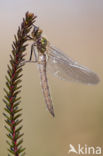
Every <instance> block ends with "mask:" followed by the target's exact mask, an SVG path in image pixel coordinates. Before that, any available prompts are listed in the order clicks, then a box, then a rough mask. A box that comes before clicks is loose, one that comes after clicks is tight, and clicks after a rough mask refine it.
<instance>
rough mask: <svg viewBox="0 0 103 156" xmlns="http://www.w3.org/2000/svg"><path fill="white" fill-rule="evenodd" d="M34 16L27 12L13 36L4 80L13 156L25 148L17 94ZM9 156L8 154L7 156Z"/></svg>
mask: <svg viewBox="0 0 103 156" xmlns="http://www.w3.org/2000/svg"><path fill="white" fill-rule="evenodd" d="M35 18H36V16H34V14H32V13H29V12H27V13H26V14H25V18H23V22H22V23H21V26H20V27H18V31H17V35H14V39H15V41H14V42H13V44H12V54H10V63H9V65H8V70H7V75H6V76H5V78H6V87H5V88H4V92H5V96H4V99H3V101H4V103H5V108H4V109H5V112H4V113H3V114H4V116H5V118H6V119H5V122H6V125H5V128H6V130H7V132H8V133H7V134H6V135H7V137H8V138H9V140H10V141H8V140H7V143H8V145H9V148H8V151H9V153H11V154H13V155H15V156H20V155H21V156H23V155H24V154H25V153H24V150H25V148H23V147H22V143H23V138H22V136H23V133H21V129H22V125H21V122H22V119H20V118H21V115H22V109H20V108H19V107H20V106H19V105H20V103H21V97H20V96H19V93H20V92H21V87H22V85H21V77H22V75H23V74H22V70H23V65H24V64H23V63H22V62H23V61H24V60H25V58H24V56H25V53H24V52H25V50H26V47H27V44H26V42H27V40H28V37H27V36H28V34H29V32H30V30H31V28H32V24H33V23H34V22H35ZM9 155H10V154H9Z"/></svg>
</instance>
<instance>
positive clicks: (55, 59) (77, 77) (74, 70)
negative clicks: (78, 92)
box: [47, 46, 99, 84]
mask: <svg viewBox="0 0 103 156" xmlns="http://www.w3.org/2000/svg"><path fill="white" fill-rule="evenodd" d="M47 70H48V71H49V72H52V73H53V74H54V75H55V76H57V77H58V78H60V79H64V80H70V81H78V82H82V83H86V84H97V83H98V82H99V77H98V76H97V74H96V73H94V72H92V71H91V70H89V69H88V68H86V67H83V66H81V65H79V64H78V63H77V62H75V61H72V60H71V59H70V58H69V57H67V56H65V55H64V54H63V53H62V52H60V51H59V50H57V49H56V48H54V47H52V46H49V47H48V61H47Z"/></svg>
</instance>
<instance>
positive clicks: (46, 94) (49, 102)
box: [38, 54, 54, 116]
mask: <svg viewBox="0 0 103 156" xmlns="http://www.w3.org/2000/svg"><path fill="white" fill-rule="evenodd" d="M38 65H39V71H40V79H41V87H42V91H43V95H44V99H45V103H46V105H47V108H48V110H49V112H50V113H51V114H52V116H54V109H53V105H52V100H51V96H50V91H49V86H48V79H47V74H46V55H45V54H40V55H39V61H38Z"/></svg>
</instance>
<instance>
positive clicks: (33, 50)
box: [25, 43, 38, 63]
mask: <svg viewBox="0 0 103 156" xmlns="http://www.w3.org/2000/svg"><path fill="white" fill-rule="evenodd" d="M35 46H36V44H35V43H33V44H32V45H31V53H30V58H29V60H28V61H25V63H28V62H30V63H36V62H38V59H37V55H36V52H35ZM33 52H34V58H35V60H34V61H31V59H32V55H33Z"/></svg>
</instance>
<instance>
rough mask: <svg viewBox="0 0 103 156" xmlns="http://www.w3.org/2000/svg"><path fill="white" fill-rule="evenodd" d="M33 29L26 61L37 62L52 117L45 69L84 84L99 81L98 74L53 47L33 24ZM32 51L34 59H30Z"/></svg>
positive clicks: (52, 112)
mask: <svg viewBox="0 0 103 156" xmlns="http://www.w3.org/2000/svg"><path fill="white" fill-rule="evenodd" d="M33 26H34V28H33V31H32V32H31V36H29V39H30V40H32V41H33V44H32V45H31V53H30V58H29V60H28V61H26V62H31V63H37V64H38V67H39V72H40V80H41V87H42V92H43V95H44V99H45V103H46V106H47V108H48V110H49V112H50V113H51V115H52V116H53V117H54V116H55V113H54V109H53V103H52V99H51V96H50V90H49V85H48V79H47V71H49V72H51V73H52V74H53V75H54V76H56V77H58V78H59V79H62V80H70V81H74V82H81V83H84V84H92V85H95V84H97V83H98V82H99V77H98V75H97V74H96V73H95V72H93V71H91V70H90V69H88V68H86V67H84V66H82V65H79V64H78V63H77V62H76V61H73V60H72V59H71V58H69V57H68V56H66V55H65V54H64V53H63V52H61V51H60V50H58V49H57V48H55V47H54V46H52V45H51V44H50V42H49V41H48V40H47V39H46V38H45V37H43V36H42V32H43V31H42V30H41V29H40V28H39V27H37V26H35V25H33ZM33 53H34V58H35V60H34V61H32V55H33Z"/></svg>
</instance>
